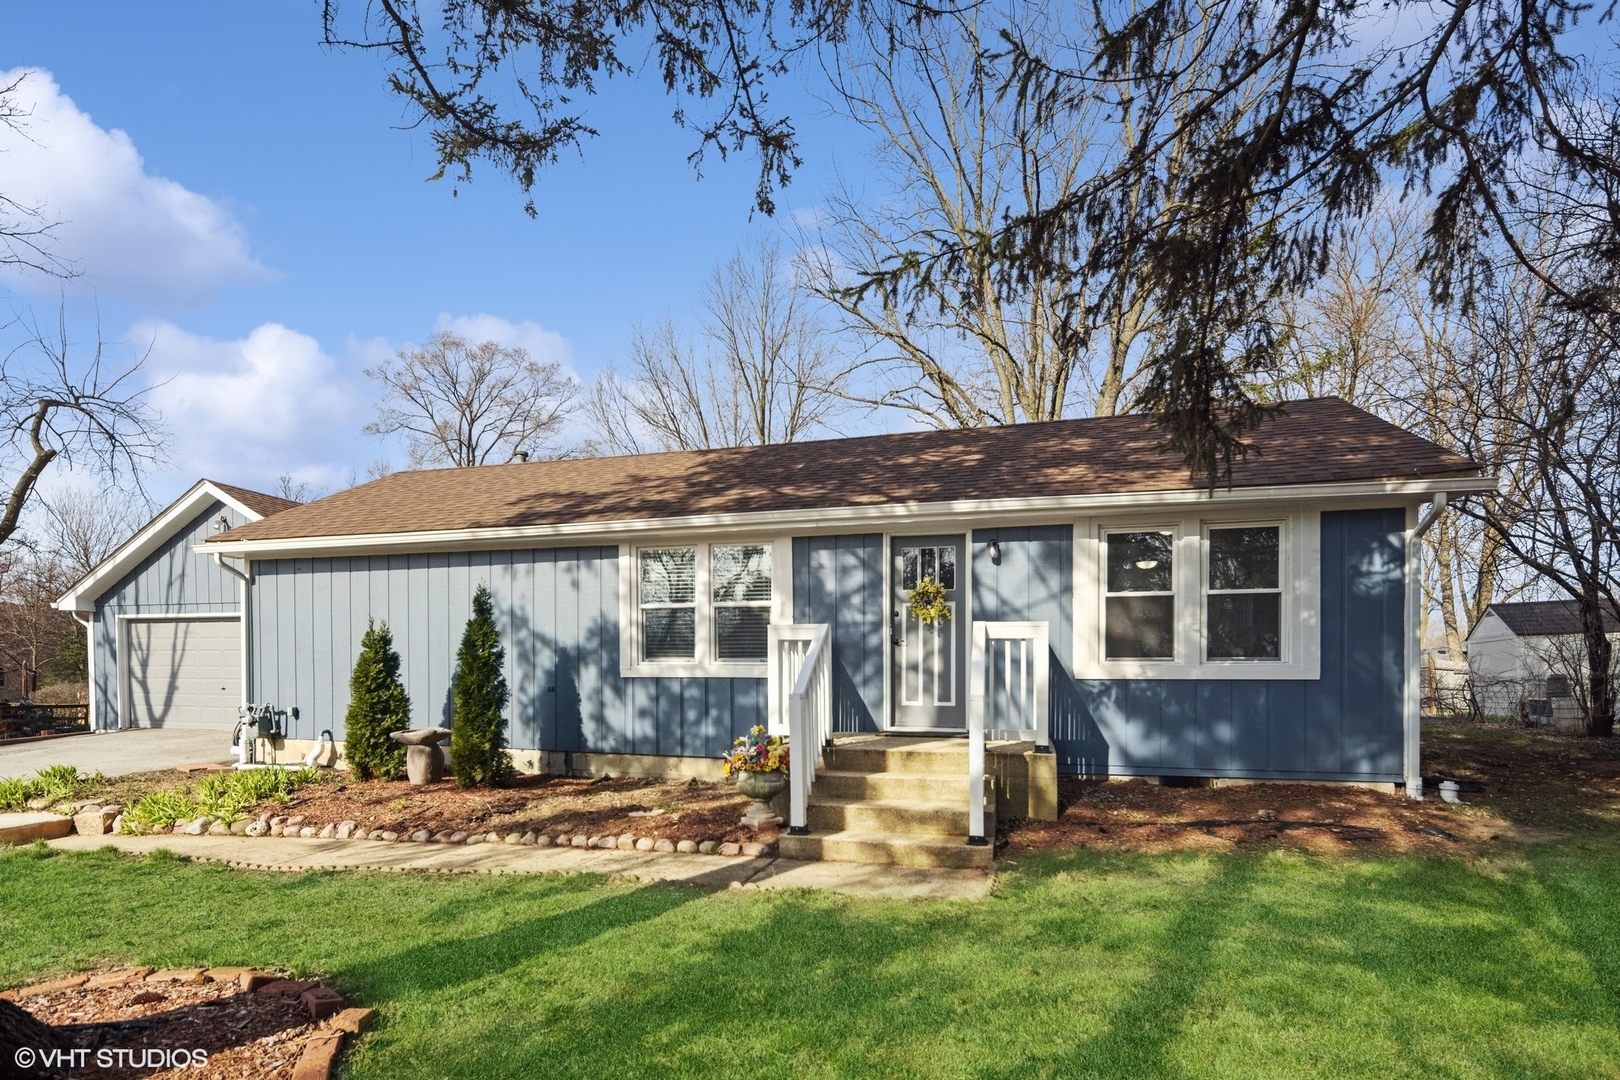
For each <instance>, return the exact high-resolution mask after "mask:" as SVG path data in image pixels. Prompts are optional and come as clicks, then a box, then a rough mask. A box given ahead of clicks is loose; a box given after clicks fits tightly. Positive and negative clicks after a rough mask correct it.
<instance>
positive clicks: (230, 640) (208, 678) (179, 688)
mask: <svg viewBox="0 0 1620 1080" xmlns="http://www.w3.org/2000/svg"><path fill="white" fill-rule="evenodd" d="M127 625H128V634H129V637H128V643H129V698H130V706H131V711H132V712H133V716H132V717H131V719H132V721H133V722H134V724H135V725H136V726H138V727H174V728H218V729H219V730H222V731H230V730H231V729H232V728H234V727H235V726H236V707H237V705H238V704H240V703H241V700H242V629H241V621H240V620H239V619H153V620H151V621H143V620H131V621H130V622H129V623H128V624H127Z"/></svg>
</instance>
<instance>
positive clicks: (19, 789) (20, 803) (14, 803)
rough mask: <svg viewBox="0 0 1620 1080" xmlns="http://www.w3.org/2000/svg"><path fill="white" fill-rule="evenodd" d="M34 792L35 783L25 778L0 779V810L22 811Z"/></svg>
mask: <svg viewBox="0 0 1620 1080" xmlns="http://www.w3.org/2000/svg"><path fill="white" fill-rule="evenodd" d="M33 792H34V789H33V781H31V780H28V779H25V778H24V777H21V776H19V777H15V778H10V777H8V778H6V779H0V810H21V809H22V808H23V807H24V806H27V805H28V800H29V799H32V798H33V797H34V794H33Z"/></svg>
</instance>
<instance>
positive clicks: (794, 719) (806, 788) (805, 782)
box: [788, 694, 816, 836]
mask: <svg viewBox="0 0 1620 1080" xmlns="http://www.w3.org/2000/svg"><path fill="white" fill-rule="evenodd" d="M788 732H789V734H788V832H789V833H790V834H792V835H793V836H806V835H808V834H809V832H810V824H809V822H810V778H809V772H810V755H811V754H812V753H815V752H816V751H815V750H813V749H811V743H812V740H810V739H807V738H805V737H804V736H805V734H806V732H805V723H804V700H803V699H802V698H800V697H799V695H797V694H794V695H793V696H792V697H790V698H789V699H788Z"/></svg>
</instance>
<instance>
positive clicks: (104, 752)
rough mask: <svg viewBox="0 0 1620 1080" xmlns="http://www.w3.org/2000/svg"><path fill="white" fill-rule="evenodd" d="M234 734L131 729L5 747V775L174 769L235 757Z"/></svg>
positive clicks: (1, 749) (0, 752) (0, 758)
mask: <svg viewBox="0 0 1620 1080" xmlns="http://www.w3.org/2000/svg"><path fill="white" fill-rule="evenodd" d="M234 760H235V757H234V756H233V755H232V753H231V736H230V733H229V732H221V731H202V730H198V729H195V728H185V729H182V728H167V729H165V728H131V729H128V730H125V731H99V732H96V733H94V734H91V735H66V736H63V737H61V738H57V739H42V740H40V741H38V742H27V743H22V744H21V745H18V746H0V776H28V775H30V774H32V773H35V772H38V771H39V770H40V769H42V768H44V767H45V766H47V765H77V766H78V767H79V771H80V772H85V773H93V772H96V771H98V770H99V771H100V772H102V773H104V774H106V775H107V776H123V775H124V774H126V773H138V772H151V771H152V770H154V769H172V768H175V767H176V766H179V765H189V764H191V763H193V762H200V761H219V762H229V761H234Z"/></svg>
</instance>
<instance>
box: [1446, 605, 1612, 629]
mask: <svg viewBox="0 0 1620 1080" xmlns="http://www.w3.org/2000/svg"><path fill="white" fill-rule="evenodd" d="M1485 610H1486V611H1487V612H1490V613H1491V614H1493V615H1495V616H1496V617H1497V618H1499V619H1501V620H1502V622H1503V623H1504V624H1506V626H1507V628H1508V629H1509V630H1511V631H1513V632H1514V633H1515V634H1517V635H1518V636H1519V637H1559V636H1562V635H1564V634H1579V633H1581V632H1582V628H1581V609H1580V605H1579V604H1577V603H1576V602H1575V601H1574V600H1524V601H1520V602H1518V603H1512V604H1491V605H1489V606H1488V607H1487V608H1486V609H1485ZM1476 625H1477V624H1476ZM1603 629H1604V631H1605V632H1606V633H1610V634H1613V633H1617V632H1620V619H1616V618H1615V616H1614V612H1612V611H1605V612H1604V613H1603ZM1470 636H1472V635H1471V634H1470Z"/></svg>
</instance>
